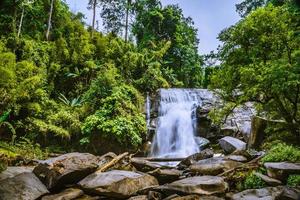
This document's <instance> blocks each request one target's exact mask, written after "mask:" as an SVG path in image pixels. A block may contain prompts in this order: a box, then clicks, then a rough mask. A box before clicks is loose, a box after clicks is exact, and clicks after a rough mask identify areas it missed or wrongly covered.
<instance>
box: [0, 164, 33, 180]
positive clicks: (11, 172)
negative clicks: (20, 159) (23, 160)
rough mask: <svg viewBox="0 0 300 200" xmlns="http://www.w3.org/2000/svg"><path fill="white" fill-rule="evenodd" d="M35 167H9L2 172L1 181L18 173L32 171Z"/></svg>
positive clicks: (0, 174)
mask: <svg viewBox="0 0 300 200" xmlns="http://www.w3.org/2000/svg"><path fill="white" fill-rule="evenodd" d="M32 170H33V167H7V169H6V170H5V171H3V172H2V173H0V181H1V180H4V179H7V178H13V177H15V176H16V175H18V174H22V173H25V172H29V173H30V172H32Z"/></svg>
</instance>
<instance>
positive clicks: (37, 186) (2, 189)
mask: <svg viewBox="0 0 300 200" xmlns="http://www.w3.org/2000/svg"><path fill="white" fill-rule="evenodd" d="M48 192H49V191H48V190H47V188H46V186H45V185H44V184H43V183H42V182H41V181H40V180H39V179H38V178H37V177H36V176H35V175H34V174H33V173H32V172H23V173H19V174H17V175H15V176H10V177H9V178H6V179H2V180H1V181H0V199H1V200H35V199H38V198H39V197H41V196H43V195H45V194H47V193H48Z"/></svg>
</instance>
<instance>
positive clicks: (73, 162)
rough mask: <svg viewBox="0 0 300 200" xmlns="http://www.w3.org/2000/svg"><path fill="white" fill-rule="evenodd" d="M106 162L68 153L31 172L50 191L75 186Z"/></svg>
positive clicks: (43, 163) (85, 154)
mask: <svg viewBox="0 0 300 200" xmlns="http://www.w3.org/2000/svg"><path fill="white" fill-rule="evenodd" d="M106 162H107V160H106V158H105V157H102V158H99V157H96V156H94V155H92V154H88V153H69V154H65V155H62V156H59V157H56V158H51V159H48V160H46V161H44V162H42V163H40V164H39V165H38V166H37V167H35V168H34V170H33V172H34V173H35V175H36V176H38V177H39V178H40V180H41V181H42V182H43V183H44V184H45V185H46V187H47V188H48V189H50V190H57V189H59V188H62V187H63V186H64V185H66V184H75V183H77V182H78V181H80V180H81V179H83V178H84V177H86V176H87V175H89V174H91V173H93V172H94V171H96V169H97V168H98V167H99V166H101V165H103V164H105V163H106Z"/></svg>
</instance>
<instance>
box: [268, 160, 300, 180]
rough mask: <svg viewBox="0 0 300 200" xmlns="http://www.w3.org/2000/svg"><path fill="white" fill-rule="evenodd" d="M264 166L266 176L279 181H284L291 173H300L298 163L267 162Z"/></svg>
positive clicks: (299, 164)
mask: <svg viewBox="0 0 300 200" xmlns="http://www.w3.org/2000/svg"><path fill="white" fill-rule="evenodd" d="M264 166H265V167H266V168H267V173H268V176H270V177H272V178H275V179H278V180H281V181H286V180H287V178H288V176H289V175H291V174H300V163H288V162H267V163H265V164H264Z"/></svg>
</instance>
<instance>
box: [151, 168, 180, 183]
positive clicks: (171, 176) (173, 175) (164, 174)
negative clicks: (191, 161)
mask: <svg viewBox="0 0 300 200" xmlns="http://www.w3.org/2000/svg"><path fill="white" fill-rule="evenodd" d="M148 174H150V175H151V176H154V177H155V178H157V180H158V182H159V183H160V184H165V183H170V182H173V181H176V180H178V179H179V177H180V176H181V175H182V174H183V172H182V171H180V170H177V169H156V170H154V171H151V172H148Z"/></svg>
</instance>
